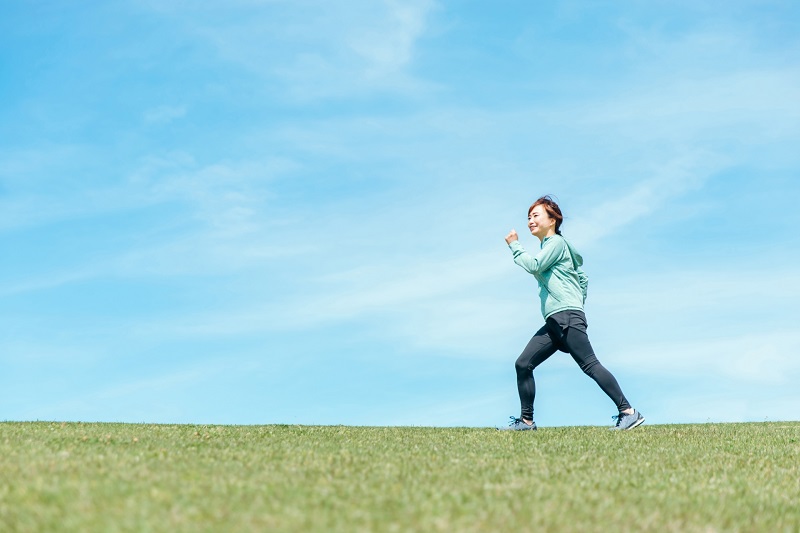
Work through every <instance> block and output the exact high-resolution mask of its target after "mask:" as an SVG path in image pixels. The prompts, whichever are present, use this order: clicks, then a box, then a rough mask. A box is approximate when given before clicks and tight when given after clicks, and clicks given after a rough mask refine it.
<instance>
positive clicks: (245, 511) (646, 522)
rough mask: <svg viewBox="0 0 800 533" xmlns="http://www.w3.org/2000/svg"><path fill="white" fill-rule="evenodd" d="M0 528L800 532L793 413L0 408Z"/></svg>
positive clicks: (797, 429)
mask: <svg viewBox="0 0 800 533" xmlns="http://www.w3.org/2000/svg"><path fill="white" fill-rule="evenodd" d="M0 475H1V476H2V479H0V530H1V531H9V532H16V531H20V532H27V531H75V532H78V531H80V532H85V531H103V532H114V531H154V532H155V531H170V532H172V531H192V532H195V531H347V532H351V531H448V532H450V531H515V532H516V531H601V530H602V531H607V530H610V531H681V532H683V531H704V532H705V531H793V532H794V531H800V423H798V422H782V423H752V424H702V425H661V426H658V425H644V426H642V427H640V428H637V429H636V430H633V431H629V432H622V433H619V432H609V431H608V430H607V429H606V428H597V427H570V428H543V429H540V430H539V431H538V432H498V431H495V430H493V429H484V428H418V427H388V428H387V427H341V426H326V427H313V426H192V425H147V424H83V423H67V424H64V423H48V422H36V423H16V422H5V423H0Z"/></svg>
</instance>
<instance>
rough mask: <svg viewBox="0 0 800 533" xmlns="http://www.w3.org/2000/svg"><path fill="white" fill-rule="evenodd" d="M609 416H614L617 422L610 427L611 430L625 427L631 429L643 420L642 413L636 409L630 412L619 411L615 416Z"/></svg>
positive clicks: (624, 428)
mask: <svg viewBox="0 0 800 533" xmlns="http://www.w3.org/2000/svg"><path fill="white" fill-rule="evenodd" d="M611 418H616V419H617V423H616V425H615V426H614V427H612V428H610V429H611V431H622V430H626V429H633V428H635V427H638V426H640V425H641V424H642V422H644V417H643V416H642V413H640V412H639V411H637V410H636V409H634V410H633V412H632V413H631V414H626V413H620V414H618V415H616V416H612V417H611Z"/></svg>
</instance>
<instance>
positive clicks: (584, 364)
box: [563, 311, 631, 413]
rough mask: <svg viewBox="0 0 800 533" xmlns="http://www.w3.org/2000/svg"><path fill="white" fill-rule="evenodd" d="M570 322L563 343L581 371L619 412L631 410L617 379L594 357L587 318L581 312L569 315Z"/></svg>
mask: <svg viewBox="0 0 800 533" xmlns="http://www.w3.org/2000/svg"><path fill="white" fill-rule="evenodd" d="M569 314H570V316H569V319H568V320H569V322H568V324H567V327H566V328H565V329H564V336H563V343H564V346H565V348H566V349H567V350H568V351H569V354H570V355H571V356H572V358H573V359H574V360H575V362H576V363H578V366H580V367H581V370H583V372H584V373H585V374H586V375H587V376H589V377H590V378H592V379H593V380H594V381H595V382H596V383H597V384H598V385H599V386H600V388H601V389H603V392H605V393H606V394H607V395H608V397H609V398H611V400H612V401H613V402H614V404H616V406H617V409H619V412H620V413H621V412H622V411H625V410H628V409H630V408H631V404H629V403H628V400H627V399H626V398H625V395H624V394H622V389H621V388H620V386H619V383H617V380H616V378H615V377H614V376H613V375H612V374H611V372H609V371H608V370H607V369H606V368H605V367H604V366H603V365H602V364H600V361H598V360H597V357H596V356H595V355H594V350H593V349H592V345H591V343H590V342H589V336H588V335H587V333H586V328H587V325H586V316H585V315H584V314H583V312H581V311H575V312H570V313H569Z"/></svg>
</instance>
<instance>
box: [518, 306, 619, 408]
mask: <svg viewBox="0 0 800 533" xmlns="http://www.w3.org/2000/svg"><path fill="white" fill-rule="evenodd" d="M586 327H587V325H586V315H585V314H583V311H577V310H568V311H561V312H559V313H555V314H554V315H551V316H550V317H549V318H548V319H547V320H546V321H545V325H544V326H543V327H542V329H540V330H539V331H537V332H536V335H534V336H533V338H532V339H531V340H530V342H528V345H527V346H526V347H525V349H524V350H523V351H522V354H521V355H520V356H519V358H517V362H516V365H515V366H516V369H517V388H518V389H519V401H520V403H521V405H522V418H524V419H526V420H533V399H534V398H535V397H536V383H535V382H534V381H533V369H534V368H536V367H537V366H539V365H540V364H542V363H543V362H544V361H545V360H546V359H547V358H548V357H550V356H551V355H553V354H554V353H555V352H556V350H560V351H562V352H567V353H569V354H570V355H571V356H572V358H573V359H574V360H575V362H576V363H578V366H580V367H581V370H583V372H584V373H585V374H586V375H587V376H589V377H590V378H592V379H593V380H595V381H596V382H597V384H598V385H600V388H601V389H603V392H605V393H606V394H607V395H608V397H609V398H611V400H612V401H613V402H614V403H615V404H616V405H617V409H619V411H620V412H622V411H624V410H625V409H630V407H631V406H630V404H629V403H628V400H627V399H625V395H624V394H622V390H621V389H620V388H619V384H618V383H617V380H616V379H615V378H614V376H613V375H611V372H609V371H608V370H606V368H605V367H604V366H603V365H601V364H600V361H598V360H597V357H595V355H594V350H593V349H592V345H591V344H589V337H588V335H587V334H586Z"/></svg>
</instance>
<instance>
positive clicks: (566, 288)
mask: <svg viewBox="0 0 800 533" xmlns="http://www.w3.org/2000/svg"><path fill="white" fill-rule="evenodd" d="M508 247H509V248H511V251H512V252H513V253H514V262H515V263H516V264H518V265H519V266H521V267H522V268H524V269H525V270H527V271H528V272H529V273H531V274H533V275H534V277H535V278H536V281H538V282H539V299H540V300H541V301H542V315H543V316H544V318H545V320H547V318H548V317H549V316H550V315H552V314H554V313H558V312H559V311H566V310H567V309H577V310H580V311H582V310H583V304H584V302H585V301H586V289H587V288H588V286H589V278H588V277H587V276H586V274H584V273H583V270H581V265H583V257H581V254H579V253H578V252H577V251H576V250H575V248H573V247H572V245H571V244H570V243H569V242H568V241H567V239H565V238H564V237H562V236H561V235H558V234H556V235H552V236H550V237H546V238H545V239H544V240H543V241H542V245H541V250H539V253H538V254H536V256H535V257H531V256H530V254H529V253H528V252H526V251H525V248H523V247H522V245H521V244H520V243H519V241H512V242H511V244H509V245H508Z"/></svg>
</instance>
